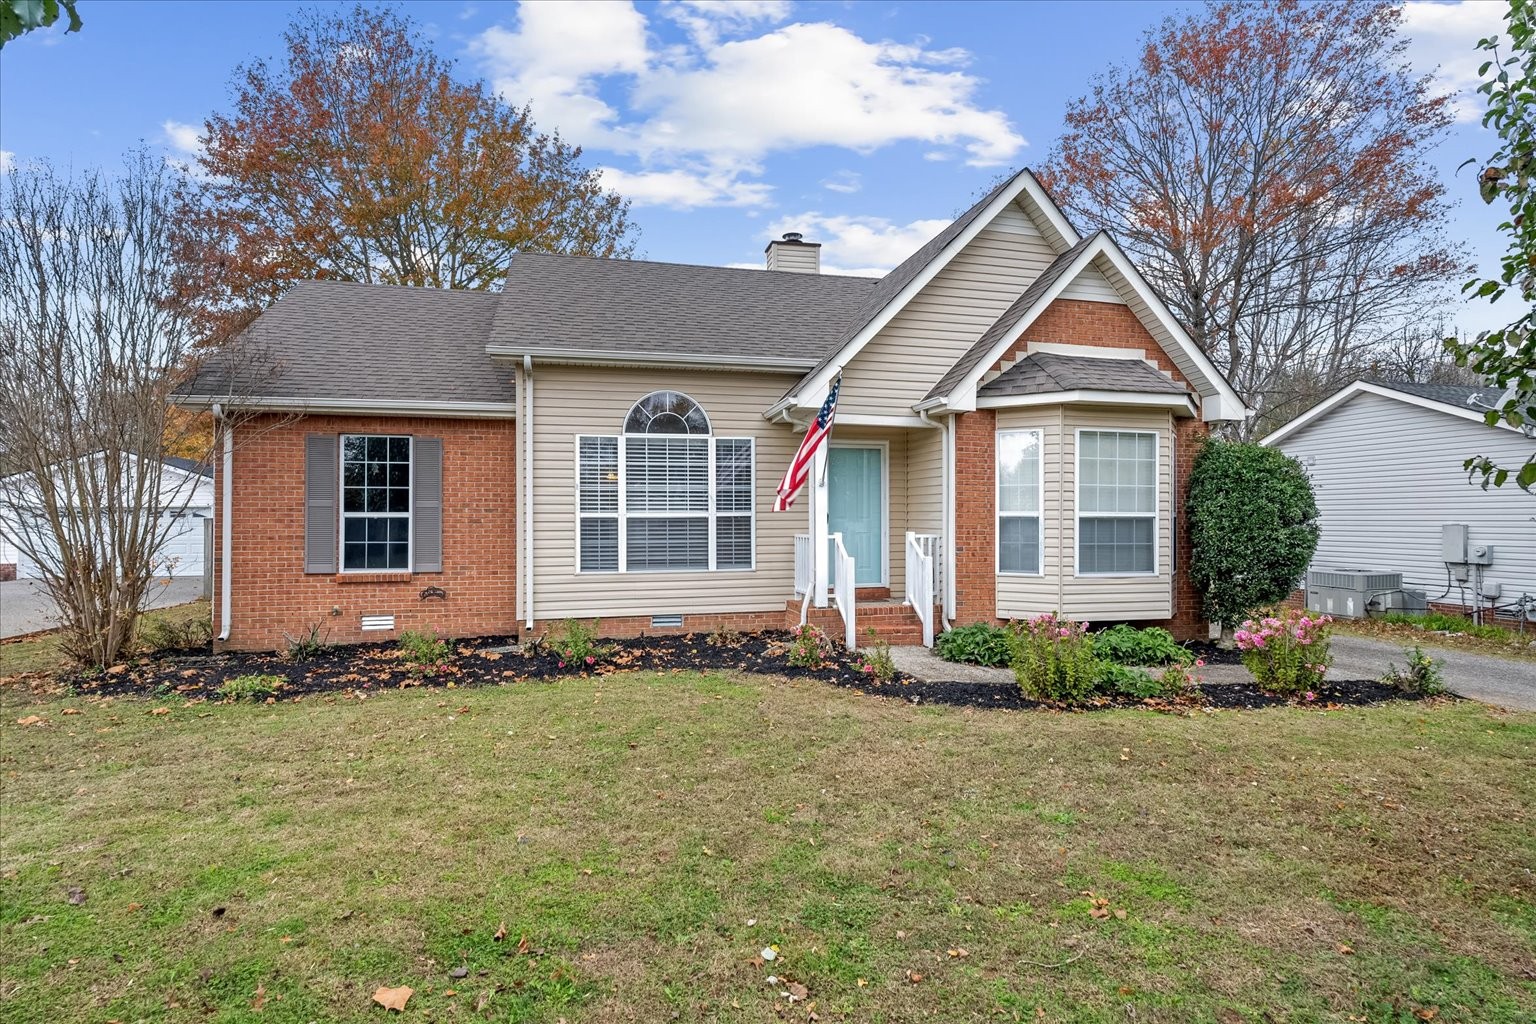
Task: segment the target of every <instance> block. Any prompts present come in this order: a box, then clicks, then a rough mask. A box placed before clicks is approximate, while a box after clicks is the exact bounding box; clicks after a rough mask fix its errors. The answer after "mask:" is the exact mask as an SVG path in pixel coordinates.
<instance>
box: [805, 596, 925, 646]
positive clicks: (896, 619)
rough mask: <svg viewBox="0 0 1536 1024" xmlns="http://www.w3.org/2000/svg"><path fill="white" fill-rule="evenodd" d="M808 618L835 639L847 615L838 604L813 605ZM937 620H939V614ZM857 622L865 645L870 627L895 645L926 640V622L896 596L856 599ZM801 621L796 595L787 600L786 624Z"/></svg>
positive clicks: (837, 638) (854, 620)
mask: <svg viewBox="0 0 1536 1024" xmlns="http://www.w3.org/2000/svg"><path fill="white" fill-rule="evenodd" d="M806 621H807V622H809V623H810V624H811V625H813V626H815V627H816V628H818V629H820V630H822V631H823V632H824V633H826V634H827V635H828V636H830V637H832V638H833V639H834V640H838V641H841V640H842V637H843V617H842V615H841V614H840V613H839V612H838V610H837V609H836V608H833V607H830V606H829V607H826V608H811V609H810V610H809V612H808V614H807V615H806ZM934 621H935V622H937V621H938V620H937V618H935V620H934ZM853 623H854V627H855V628H856V629H857V630H858V641H859V643H860V644H861V645H862V644H864V643H866V642H868V640H869V634H868V632H867V631H868V630H870V629H874V631H875V636H876V637H878V638H879V639H881V640H884V641H885V642H886V643H888V644H890V645H891V646H893V647H911V646H920V645H921V644H922V642H923V624H922V622H921V621H919V620H918V617H917V612H915V611H913V610H912V608H911V607H910V606H908V605H906V604H903V603H902V602H901V601H898V600H896V599H895V598H887V599H885V600H876V601H857V602H855V604H854V611H853ZM798 625H800V599H799V598H793V599H791V600H789V601H786V602H785V603H784V628H785V629H794V628H795V627H796V626H798Z"/></svg>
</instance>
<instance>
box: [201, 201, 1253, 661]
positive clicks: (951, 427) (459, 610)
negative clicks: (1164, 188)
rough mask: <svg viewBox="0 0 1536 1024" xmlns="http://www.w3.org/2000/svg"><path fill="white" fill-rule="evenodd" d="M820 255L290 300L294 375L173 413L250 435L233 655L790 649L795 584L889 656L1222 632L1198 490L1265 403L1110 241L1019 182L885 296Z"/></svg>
mask: <svg viewBox="0 0 1536 1024" xmlns="http://www.w3.org/2000/svg"><path fill="white" fill-rule="evenodd" d="M819 260H820V257H819V246H817V245H816V244H814V243H808V242H805V241H803V240H801V238H800V237H799V236H796V235H788V236H785V237H784V238H783V239H782V240H779V241H775V242H772V243H770V244H769V245H768V247H767V268H766V269H765V270H751V269H731V268H721V267H704V266H688V265H680V264H667V263H653V262H644V261H639V260H634V261H630V260H605V259H592V258H585V257H570V256H559V255H547V254H533V253H529V254H524V255H519V256H517V257H516V258H515V259H514V260H513V262H512V265H511V268H510V271H509V273H508V276H507V279H506V283H505V287H504V289H503V291H502V292H500V293H499V294H498V293H487V292H453V291H434V290H428V289H418V288H396V287H384V286H372V285H358V284H342V283H327V282H309V283H304V284H300V285H298V286H297V287H296V288H294V289H293V290H292V291H291V292H290V293H289V294H288V295H287V296H285V297H284V298H283V299H282V300H280V301H279V302H277V303H276V304H275V305H273V306H272V307H271V308H270V309H269V310H267V311H266V312H265V313H264V314H263V315H262V316H261V317H260V318H258V320H257V322H256V324H255V327H254V328H253V330H255V331H257V332H258V334H259V337H260V342H261V344H263V345H265V346H268V347H269V351H270V358H271V361H272V363H273V365H275V366H276V367H277V368H278V370H277V372H276V373H274V374H271V375H269V376H268V377H267V378H265V379H264V380H262V381H261V382H260V385H259V387H254V388H249V389H243V388H242V385H241V382H240V381H239V379H238V378H239V374H238V372H231V371H230V368H227V367H226V368H223V369H220V368H218V367H216V366H212V365H211V366H209V367H207V368H205V370H204V371H203V373H202V374H201V375H200V376H199V377H198V378H196V379H195V380H194V381H193V382H192V383H191V384H189V385H188V389H187V393H186V394H185V396H184V400H185V402H186V404H188V405H191V406H196V407H205V408H211V409H213V410H214V411H215V412H216V413H218V414H220V415H221V416H224V417H225V422H226V423H233V422H238V426H237V427H235V428H234V429H226V430H224V431H223V434H224V436H223V438H222V449H221V454H220V457H219V458H218V460H217V473H218V484H217V495H216V501H217V510H216V531H217V538H218V539H217V542H216V550H215V561H216V566H215V573H216V576H217V580H216V583H215V601H214V606H215V607H214V620H215V629H216V635H217V637H218V639H219V642H220V644H221V645H223V646H225V647H230V648H262V647H272V646H275V645H278V644H280V643H281V642H282V640H283V636H284V634H285V633H287V634H293V633H297V632H298V631H301V630H305V629H307V628H308V627H309V626H310V625H312V624H316V623H318V624H319V626H320V628H321V629H322V631H325V632H328V633H329V634H330V635H331V638H332V639H333V640H366V639H388V638H389V637H391V636H394V635H397V634H398V633H399V632H400V631H404V630H407V629H424V628H431V629H435V630H437V631H438V632H440V633H446V634H451V635H454V636H472V635H492V634H510V633H518V632H528V631H540V630H542V629H544V628H546V627H547V626H548V625H550V624H551V623H554V622H558V621H559V620H563V619H565V618H568V617H579V618H583V619H588V620H590V619H594V618H595V619H600V620H601V623H600V629H601V631H602V632H603V633H606V634H609V635H626V634H628V635H633V634H636V633H639V632H642V631H666V630H702V629H711V628H714V627H717V626H729V627H732V628H738V629H756V628H770V627H773V628H777V627H783V626H786V625H793V624H795V623H797V622H798V621H800V615H801V604H802V602H801V600H800V597H801V595H806V594H808V595H809V597H810V601H809V604H810V606H811V610H810V612H809V614H810V615H811V616H812V620H813V621H816V622H818V623H820V624H823V625H826V626H828V627H829V628H831V629H835V630H836V631H837V632H839V633H841V632H842V631H843V624H844V621H845V620H847V619H850V618H853V619H856V621H857V622H858V628H859V630H860V631H862V630H863V629H864V628H865V627H866V626H874V627H876V628H877V630H878V631H880V632H881V633H882V634H883V635H885V636H887V637H888V638H889V639H892V640H895V641H915V640H917V639H919V638H921V637H924V636H926V635H931V633H932V631H933V630H934V629H936V628H940V627H941V626H942V624H943V623H944V622H945V621H950V622H963V623H969V622H974V621H979V620H994V619H997V618H1000V617H1002V618H1008V617H1018V616H1024V615H1030V614H1034V613H1038V612H1043V611H1060V612H1062V613H1064V614H1067V615H1071V616H1074V617H1077V618H1087V619H1092V620H1096V621H1107V620H1136V621H1144V622H1158V623H1163V624H1165V625H1168V626H1170V627H1171V628H1172V629H1174V630H1175V631H1176V632H1178V633H1180V634H1183V635H1190V634H1194V633H1198V632H1201V631H1203V630H1204V629H1205V624H1204V623H1203V622H1202V621H1201V620H1200V611H1199V601H1198V596H1197V595H1196V594H1195V593H1194V592H1193V589H1192V588H1191V586H1190V585H1189V582H1188V580H1187V577H1186V573H1185V566H1186V564H1187V560H1188V551H1187V543H1186V539H1185V530H1184V526H1183V523H1182V521H1181V518H1180V505H1181V493H1182V490H1183V487H1184V480H1185V478H1186V476H1187V473H1188V470H1189V466H1190V463H1191V461H1192V459H1193V457H1194V454H1195V447H1196V445H1195V442H1196V440H1197V439H1198V438H1199V437H1200V436H1201V435H1203V434H1204V433H1205V431H1206V430H1207V429H1208V427H1209V425H1210V424H1212V423H1215V422H1219V421H1223V420H1233V419H1238V418H1240V417H1242V416H1243V415H1244V408H1243V404H1242V402H1241V401H1240V400H1239V398H1238V396H1237V395H1236V393H1235V392H1234V391H1233V390H1232V388H1231V386H1230V385H1229V384H1228V383H1227V382H1226V381H1225V380H1224V379H1223V377H1222V376H1221V374H1220V373H1219V372H1218V371H1217V370H1216V369H1215V368H1214V367H1213V366H1212V364H1211V363H1210V361H1209V360H1208V359H1207V358H1206V357H1205V355H1204V354H1202V353H1201V351H1200V350H1199V348H1198V347H1197V346H1196V345H1195V344H1194V343H1193V342H1192V341H1191V340H1190V338H1189V337H1188V336H1187V335H1186V333H1185V332H1184V330H1183V329H1182V328H1181V327H1180V325H1179V324H1178V323H1177V321H1176V320H1175V319H1174V317H1173V316H1172V315H1171V314H1170V313H1169V311H1168V309H1167V308H1166V307H1165V306H1164V305H1163V304H1162V303H1161V302H1160V301H1159V300H1158V299H1157V298H1156V297H1155V295H1154V294H1153V292H1152V290H1151V289H1150V288H1149V287H1148V285H1147V283H1146V282H1145V281H1144V280H1143V279H1142V278H1141V277H1140V276H1139V274H1138V273H1137V271H1136V270H1135V268H1134V267H1133V266H1132V265H1131V263H1130V261H1129V260H1128V259H1127V258H1126V256H1125V254H1124V253H1123V252H1122V251H1121V250H1120V249H1119V247H1118V246H1117V245H1116V244H1115V242H1114V241H1113V240H1112V239H1111V238H1110V237H1109V236H1108V235H1106V234H1103V233H1097V234H1092V235H1089V236H1087V237H1083V236H1080V235H1079V234H1078V232H1077V231H1076V230H1075V229H1074V228H1073V226H1072V225H1071V224H1070V223H1069V222H1068V220H1067V219H1066V217H1064V216H1063V215H1062V213H1061V211H1060V210H1059V209H1058V208H1057V206H1056V205H1055V204H1054V203H1053V202H1052V201H1051V199H1050V198H1049V197H1048V196H1047V195H1046V193H1045V192H1044V190H1043V189H1042V188H1041V186H1040V185H1039V183H1038V182H1037V181H1036V179H1035V178H1034V176H1033V175H1032V174H1030V173H1029V172H1028V171H1021V172H1020V173H1018V174H1017V175H1015V176H1013V177H1011V178H1009V179H1008V180H1007V181H1005V182H1003V183H1002V184H1000V185H999V186H998V187H996V188H995V189H993V190H992V191H991V192H990V193H989V194H988V195H986V196H985V197H984V198H983V199H981V201H980V202H978V203H976V205H974V206H973V207H971V208H970V209H969V210H967V211H965V213H963V214H962V215H961V216H960V217H959V218H958V219H956V220H955V221H954V223H952V224H950V225H949V226H948V227H947V228H945V229H944V230H943V231H941V232H940V233H939V234H938V235H937V236H936V237H935V238H933V239H932V240H931V241H930V242H928V243H927V244H925V245H924V246H923V247H922V248H920V249H919V250H918V251H917V252H915V253H913V254H912V256H911V257H910V258H908V259H907V260H906V261H904V262H903V263H902V264H901V265H899V266H898V267H896V268H895V269H894V270H892V271H891V272H890V273H889V274H887V275H886V276H885V277H883V278H880V279H878V280H875V279H865V278H854V277H845V276H836V275H830V274H829V275H822V274H820V273H818V271H819ZM838 379H841V388H840V400H839V402H838V404H837V408H836V420H835V427H834V428H833V430H832V434H831V439H830V441H829V443H828V444H826V445H823V446H822V447H821V448H820V450H819V451H818V453H817V455H816V461H815V464H814V466H813V468H812V472H811V481H812V484H811V485H810V486H808V487H807V489H806V492H805V493H803V494H802V496H801V498H800V500H799V501H798V502H797V503H796V504H795V505H794V507H793V508H792V509H790V510H789V511H782V512H780V511H774V496H775V490H776V487H777V483H778V480H779V478H780V476H781V475H782V474H783V472H784V470H785V468H786V466H787V465H788V463H789V461H790V459H791V457H792V456H793V454H794V452H795V450H796V448H797V446H798V443H799V441H800V438H801V437H802V435H803V434H804V432H805V429H806V426H807V424H808V422H809V421H810V420H811V418H812V417H814V416H815V415H816V412H817V410H818V408H819V407H820V406H821V405H822V403H823V401H824V399H825V398H826V396H827V393H828V390H829V388H830V387H831V385H832V384H833V382H834V381H836V380H838ZM235 408H239V409H241V410H244V412H243V414H242V417H241V418H240V419H239V420H238V421H235V420H232V419H229V414H230V412H231V411H232V409H235ZM253 410H254V411H257V412H259V413H260V415H255V416H252V415H250V413H251V412H252V411H253ZM850 632H851V631H850Z"/></svg>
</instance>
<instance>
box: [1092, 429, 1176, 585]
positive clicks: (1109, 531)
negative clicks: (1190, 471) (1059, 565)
mask: <svg viewBox="0 0 1536 1024" xmlns="http://www.w3.org/2000/svg"><path fill="white" fill-rule="evenodd" d="M1157 461H1158V435H1157V431H1155V430H1079V431H1078V432H1077V473H1076V477H1077V531H1076V532H1077V574H1078V575H1079V576H1154V575H1156V574H1157V515H1158V500H1157V476H1158V473H1157Z"/></svg>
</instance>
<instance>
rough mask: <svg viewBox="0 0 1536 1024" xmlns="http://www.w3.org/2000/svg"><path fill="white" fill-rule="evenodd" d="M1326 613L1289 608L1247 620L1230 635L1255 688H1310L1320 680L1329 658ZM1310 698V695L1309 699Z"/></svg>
mask: <svg viewBox="0 0 1536 1024" xmlns="http://www.w3.org/2000/svg"><path fill="white" fill-rule="evenodd" d="M1332 621H1333V619H1332V618H1330V617H1329V616H1327V615H1320V616H1317V617H1315V618H1314V617H1313V616H1312V613H1311V612H1306V611H1298V610H1296V609H1291V610H1290V611H1287V612H1285V613H1284V614H1282V615H1266V616H1264V617H1263V618H1262V619H1248V620H1246V621H1245V622H1244V623H1243V625H1242V628H1241V629H1239V630H1238V631H1237V632H1236V633H1235V634H1233V636H1234V639H1236V640H1237V649H1238V650H1239V651H1241V652H1242V654H1243V665H1244V666H1246V667H1247V669H1248V671H1249V672H1251V673H1253V678H1254V679H1255V680H1256V681H1257V682H1258V684H1259V688H1260V689H1263V690H1268V691H1270V692H1271V693H1285V694H1295V693H1301V692H1303V691H1306V692H1307V693H1311V691H1312V690H1313V689H1314V688H1315V687H1316V686H1317V685H1318V684H1319V683H1321V682H1322V681H1323V674H1324V673H1326V672H1327V671H1328V663H1329V662H1330V661H1331V660H1332V658H1331V657H1330V655H1329V654H1328V626H1329V623H1331V622H1332ZM1309 699H1310V698H1309Z"/></svg>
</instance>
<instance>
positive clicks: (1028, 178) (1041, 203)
mask: <svg viewBox="0 0 1536 1024" xmlns="http://www.w3.org/2000/svg"><path fill="white" fill-rule="evenodd" d="M1022 177H1023V178H1024V194H1025V195H1027V196H1028V197H1029V201H1030V202H1031V203H1033V204H1034V207H1035V209H1036V210H1038V211H1040V215H1041V216H1042V217H1044V218H1045V219H1046V220H1048V221H1050V224H1051V227H1053V228H1055V229H1056V231H1057V232H1058V233H1059V234H1060V235H1061V237H1062V238H1063V239H1065V240H1066V243H1067V244H1066V248H1064V249H1062V252H1066V251H1067V249H1070V248H1072V247H1073V246H1074V245H1076V244H1077V243H1078V242H1081V241H1082V236H1080V235H1079V234H1078V233H1077V228H1075V227H1073V226H1072V222H1071V221H1070V220H1068V219H1067V215H1066V214H1065V213H1062V212H1061V207H1059V206H1057V205H1056V201H1055V200H1054V199H1052V198H1051V197H1050V194H1049V193H1047V192H1046V191H1045V189H1044V188H1043V187H1041V185H1040V181H1039V179H1038V178H1036V177H1035V172H1034V171H1031V170H1029V169H1028V168H1025V169H1024V174H1023V175H1022Z"/></svg>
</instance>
